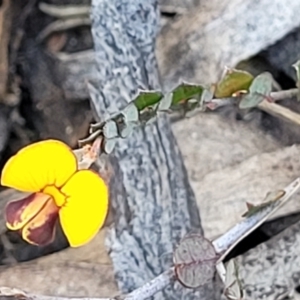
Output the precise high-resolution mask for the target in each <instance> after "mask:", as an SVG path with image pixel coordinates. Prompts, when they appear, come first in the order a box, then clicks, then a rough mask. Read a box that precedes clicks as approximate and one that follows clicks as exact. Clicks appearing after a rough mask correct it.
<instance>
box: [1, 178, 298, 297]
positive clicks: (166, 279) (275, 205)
mask: <svg viewBox="0 0 300 300" xmlns="http://www.w3.org/2000/svg"><path fill="white" fill-rule="evenodd" d="M299 188H300V177H299V178H297V179H296V180H294V181H293V182H292V183H290V184H289V185H288V186H287V187H285V188H284V189H283V190H282V192H283V195H282V196H281V197H279V198H275V199H271V201H268V202H267V203H264V204H265V206H261V207H260V208H259V209H258V210H257V211H256V212H255V213H253V214H252V215H250V216H247V217H245V218H244V219H243V220H242V221H241V222H240V223H238V224H236V225H235V226H233V227H232V228H231V229H229V230H228V231H227V232H226V233H225V234H223V235H222V236H221V237H219V238H218V239H216V240H215V241H214V242H213V245H214V247H215V250H216V252H217V254H221V256H220V259H219V261H218V264H217V271H218V272H220V276H221V278H222V279H223V280H225V278H224V276H225V273H224V267H223V266H222V264H221V263H222V260H223V259H224V258H225V256H226V255H227V254H228V252H229V251H230V250H231V249H232V248H233V247H234V246H235V245H236V244H237V243H238V242H240V241H241V240H242V239H244V238H245V237H246V236H248V235H249V234H250V233H251V232H252V231H253V230H254V229H255V228H257V227H258V226H259V225H261V224H262V223H263V222H264V221H265V220H266V219H267V218H268V217H269V216H270V215H271V214H273V213H274V212H275V211H276V210H277V209H279V208H280V207H281V206H282V205H283V204H285V203H286V202H287V201H288V200H289V199H290V198H291V196H292V195H294V193H295V192H296V191H298V190H299ZM174 278H175V272H174V268H173V267H172V268H170V269H169V270H167V271H165V272H163V273H162V274H160V275H158V276H157V277H155V278H154V279H152V280H151V281H149V282H147V283H146V284H144V285H143V286H141V287H140V288H138V289H136V290H134V291H132V292H131V293H129V294H127V295H120V296H117V297H115V298H76V299H77V300H144V299H147V298H150V297H152V296H153V295H155V294H156V293H157V292H159V291H161V290H163V289H164V288H165V287H166V286H168V285H169V284H170V283H171V282H172V281H173V280H174ZM1 297H11V298H16V300H18V299H20V298H23V299H26V300H75V298H66V297H51V296H44V295H34V294H27V293H25V292H23V291H21V290H18V289H12V288H6V287H0V300H1Z"/></svg>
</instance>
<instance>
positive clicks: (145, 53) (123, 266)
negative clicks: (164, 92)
mask: <svg viewBox="0 0 300 300" xmlns="http://www.w3.org/2000/svg"><path fill="white" fill-rule="evenodd" d="M91 18H92V34H93V38H94V45H95V46H94V47H95V52H96V62H97V69H98V70H97V72H98V74H97V84H95V83H94V84H93V85H90V94H91V99H92V104H93V106H94V108H95V111H96V113H97V115H98V117H100V118H101V119H102V120H103V119H104V118H105V116H107V114H108V113H114V112H116V111H118V109H120V108H121V107H124V106H125V105H126V103H128V101H130V100H131V99H132V98H133V97H134V96H135V95H136V93H137V91H138V88H140V89H159V88H160V84H159V80H158V72H157V65H156V59H155V55H154V49H155V39H156V33H157V27H158V10H157V2H156V1H155V0H151V1H143V0H129V1H128V0H127V1H117V0H102V1H99V0H94V1H92V10H91ZM114 156H115V160H116V162H117V164H115V172H116V174H115V177H114V184H113V186H112V187H111V189H112V194H113V197H112V199H111V201H112V206H113V209H114V210H115V227H114V228H112V230H111V231H110V233H109V236H108V238H107V245H108V247H109V253H110V256H111V259H112V261H113V265H114V269H115V274H116V279H117V282H118V285H119V287H120V289H121V290H122V291H123V292H129V291H132V290H133V289H135V288H137V287H139V286H141V285H142V284H144V283H146V282H148V281H149V280H150V279H152V278H154V277H155V276H157V275H158V274H160V273H161V272H163V271H165V270H166V269H168V268H169V267H170V265H171V263H172V260H171V256H172V251H173V248H174V246H175V245H176V243H177V242H178V241H179V239H180V238H182V237H183V236H184V235H185V234H186V233H187V232H189V231H190V230H197V231H201V232H202V229H201V225H200V217H199V213H198V209H197V206H196V201H195V197H194V194H193V192H192V190H191V187H190V184H189V182H188V178H187V172H186V169H185V167H184V165H183V162H182V157H181V154H180V151H179V149H178V146H177V144H176V140H175V138H174V136H173V133H172V131H171V128H170V123H169V120H168V119H167V118H166V117H162V118H159V119H158V120H157V121H155V122H154V123H153V124H151V125H147V126H146V127H143V128H138V129H136V130H135V131H134V132H133V134H132V135H131V136H130V137H129V138H127V139H126V140H122V141H120V142H119V143H118V145H117V147H116V150H115V151H114ZM212 285H213V284H211V286H210V287H209V288H204V289H202V290H201V291H200V292H196V293H195V292H191V291H190V290H186V289H184V288H183V287H181V286H177V285H176V287H174V286H173V287H170V288H169V289H168V290H166V291H164V292H163V293H161V294H160V295H157V296H156V297H155V298H156V299H162V298H163V295H164V297H165V298H166V299H199V297H201V299H213V297H212V295H211V292H212V290H211V289H210V288H211V287H212Z"/></svg>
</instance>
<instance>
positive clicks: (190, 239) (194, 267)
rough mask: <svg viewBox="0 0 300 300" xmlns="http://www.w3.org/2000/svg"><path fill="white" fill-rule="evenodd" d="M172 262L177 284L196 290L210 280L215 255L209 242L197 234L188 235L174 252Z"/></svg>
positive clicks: (213, 271)
mask: <svg viewBox="0 0 300 300" xmlns="http://www.w3.org/2000/svg"><path fill="white" fill-rule="evenodd" d="M173 260H174V265H175V273H176V276H177V279H178V280H179V282H180V283H181V284H182V285H184V286H185V287H188V288H198V287H200V286H203V285H205V284H207V283H209V282H210V281H211V280H212V278H213V276H214V273H215V263H216V261H217V254H216V251H215V248H214V246H213V245H212V243H211V242H210V241H209V240H207V239H206V238H204V237H203V236H202V235H199V234H190V235H188V236H186V237H184V238H183V239H182V241H181V242H180V244H179V245H178V247H177V248H176V250H175V251H174V255H173Z"/></svg>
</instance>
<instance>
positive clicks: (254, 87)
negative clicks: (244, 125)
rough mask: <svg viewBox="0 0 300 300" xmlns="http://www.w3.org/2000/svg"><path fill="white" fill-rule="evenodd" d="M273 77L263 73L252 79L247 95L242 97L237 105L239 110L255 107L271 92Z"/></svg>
mask: <svg viewBox="0 0 300 300" xmlns="http://www.w3.org/2000/svg"><path fill="white" fill-rule="evenodd" d="M272 85H273V77H272V75H271V74H270V73H268V72H265V73H262V74H260V75H258V76H257V77H255V78H254V80H253V81H252V84H251V86H250V88H249V94H246V95H245V96H243V97H242V100H241V102H240V104H239V108H240V109H246V108H252V107H256V106H257V105H258V104H259V103H260V102H262V101H263V100H264V99H266V97H268V96H269V95H270V93H271V91H272Z"/></svg>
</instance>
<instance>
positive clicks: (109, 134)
mask: <svg viewBox="0 0 300 300" xmlns="http://www.w3.org/2000/svg"><path fill="white" fill-rule="evenodd" d="M102 130H103V135H104V136H105V137H106V138H107V139H113V138H116V137H118V127H117V124H116V123H115V122H114V121H107V122H106V123H105V125H104V126H103V129H102Z"/></svg>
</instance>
